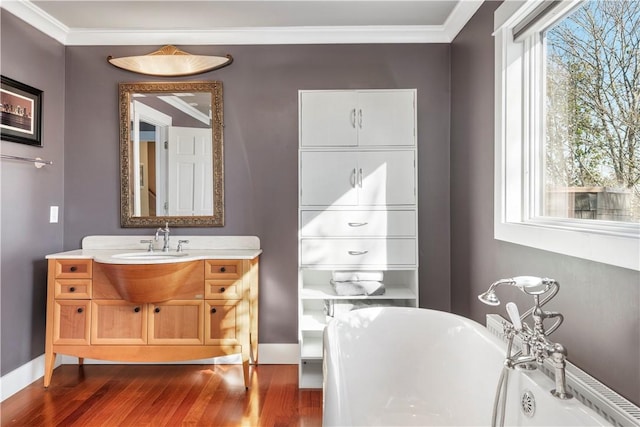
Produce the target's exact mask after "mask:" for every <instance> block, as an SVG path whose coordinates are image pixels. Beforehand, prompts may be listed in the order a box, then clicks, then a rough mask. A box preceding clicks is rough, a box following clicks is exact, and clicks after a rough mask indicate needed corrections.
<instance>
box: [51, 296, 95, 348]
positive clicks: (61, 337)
mask: <svg viewBox="0 0 640 427" xmlns="http://www.w3.org/2000/svg"><path fill="white" fill-rule="evenodd" d="M90 303H91V301H89V300H56V301H55V303H54V304H55V305H54V314H53V319H54V320H53V344H63V345H89V342H90V340H89V329H90V328H89V322H90V321H91V305H90Z"/></svg>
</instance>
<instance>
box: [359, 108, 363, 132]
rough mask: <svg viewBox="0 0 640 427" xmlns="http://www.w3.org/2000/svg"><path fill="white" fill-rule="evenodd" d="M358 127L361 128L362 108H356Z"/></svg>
mask: <svg viewBox="0 0 640 427" xmlns="http://www.w3.org/2000/svg"><path fill="white" fill-rule="evenodd" d="M358 127H359V128H360V129H362V108H360V109H359V110H358Z"/></svg>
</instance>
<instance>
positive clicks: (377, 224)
mask: <svg viewBox="0 0 640 427" xmlns="http://www.w3.org/2000/svg"><path fill="white" fill-rule="evenodd" d="M300 224H301V235H302V236H303V237H363V236H372V237H386V236H388V237H413V236H415V235H416V213H415V211H302V212H301V214H300Z"/></svg>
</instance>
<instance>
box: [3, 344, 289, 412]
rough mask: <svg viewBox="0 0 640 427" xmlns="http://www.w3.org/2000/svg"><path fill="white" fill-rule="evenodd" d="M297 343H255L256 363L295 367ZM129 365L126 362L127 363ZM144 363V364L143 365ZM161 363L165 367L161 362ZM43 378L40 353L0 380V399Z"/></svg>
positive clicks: (223, 360) (226, 360) (229, 360)
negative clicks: (256, 346) (256, 344)
mask: <svg viewBox="0 0 640 427" xmlns="http://www.w3.org/2000/svg"><path fill="white" fill-rule="evenodd" d="M299 354H300V353H299V349H298V344H258V363H259V364H261V365H297V364H298V359H299ZM241 362H242V361H241V359H240V355H239V354H233V355H230V356H221V357H214V358H211V359H199V360H187V361H184V362H171V364H182V365H186V364H189V365H194V364H203V365H215V364H217V365H227V364H239V363H241ZM76 363H78V358H76V357H72V356H65V355H61V356H60V357H57V358H56V364H55V366H56V368H57V367H58V366H60V365H75V364H76ZM84 363H85V364H88V365H90V364H102V365H105V364H122V362H109V361H105V360H93V359H85V360H84ZM127 364H129V363H127ZM146 364H148V363H146ZM163 364H167V363H166V362H164V363H163ZM43 376H44V354H43V355H41V356H39V357H37V358H35V359H33V360H32V361H30V362H27V363H25V364H24V365H22V366H20V367H19V368H17V369H14V370H13V371H11V372H9V373H8V374H6V375H3V376H2V377H0V397H1V399H2V400H1V401H4V400H5V399H7V398H8V397H11V396H12V395H14V394H15V393H17V392H18V391H20V390H22V389H23V388H25V387H26V386H28V385H29V384H31V383H32V382H34V381H37V380H38V379H40V378H42V377H43Z"/></svg>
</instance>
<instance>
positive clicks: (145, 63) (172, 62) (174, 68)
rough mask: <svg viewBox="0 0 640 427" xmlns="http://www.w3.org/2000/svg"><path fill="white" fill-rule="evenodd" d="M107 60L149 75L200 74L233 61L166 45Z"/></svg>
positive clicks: (112, 63)
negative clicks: (143, 52)
mask: <svg viewBox="0 0 640 427" xmlns="http://www.w3.org/2000/svg"><path fill="white" fill-rule="evenodd" d="M107 60H108V61H109V62H110V63H111V65H114V66H116V67H118V68H122V69H124V70H127V71H131V72H134V73H138V74H147V75H150V76H162V77H177V76H190V75H193V74H200V73H204V72H206V71H211V70H215V69H218V68H222V67H225V66H227V65H229V64H231V62H233V57H232V56H231V55H226V56H210V55H192V54H190V53H187V52H184V51H182V50H180V49H178V48H177V47H175V46H171V45H167V46H164V47H163V48H161V49H160V50H157V51H155V52H151V53H148V54H146V55H139V56H123V57H122V58H113V57H111V56H109V57H108V58H107Z"/></svg>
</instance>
